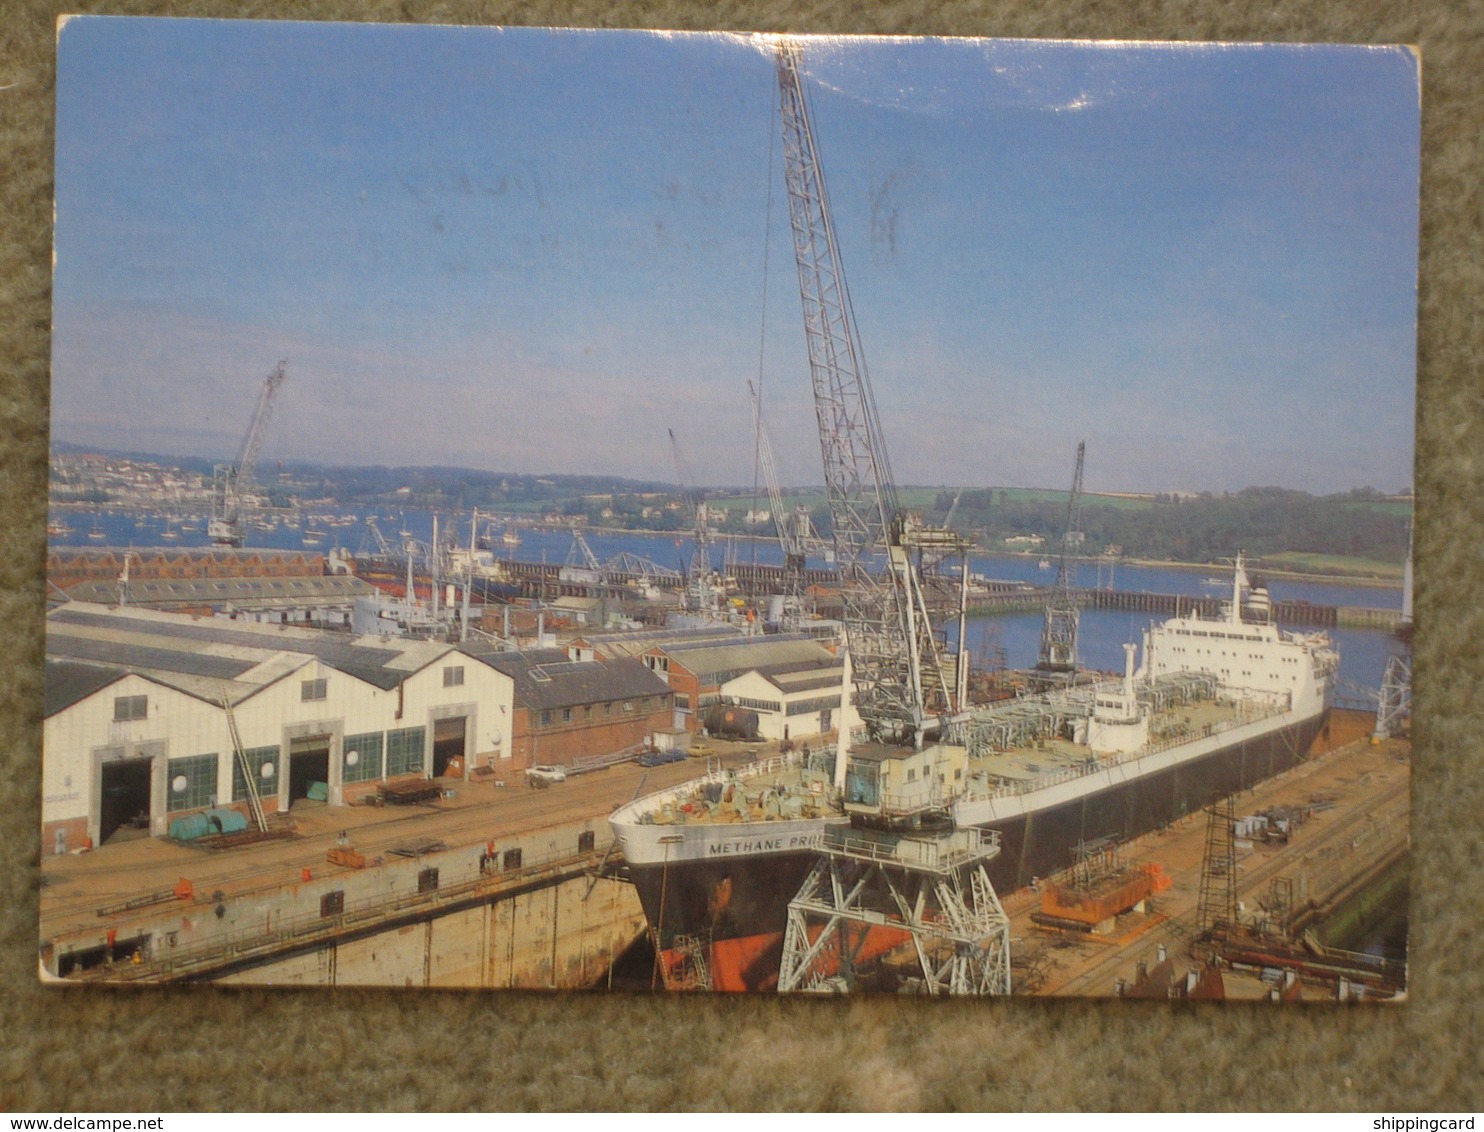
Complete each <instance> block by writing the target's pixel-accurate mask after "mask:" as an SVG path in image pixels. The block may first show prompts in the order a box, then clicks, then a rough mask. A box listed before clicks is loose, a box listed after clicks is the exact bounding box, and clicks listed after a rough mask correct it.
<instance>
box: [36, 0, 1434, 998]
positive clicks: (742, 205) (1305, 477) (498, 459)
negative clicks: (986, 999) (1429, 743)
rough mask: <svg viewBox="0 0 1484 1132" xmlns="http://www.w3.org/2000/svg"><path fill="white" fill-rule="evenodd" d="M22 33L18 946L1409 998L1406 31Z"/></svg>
mask: <svg viewBox="0 0 1484 1132" xmlns="http://www.w3.org/2000/svg"><path fill="white" fill-rule="evenodd" d="M57 44H58V79H57V144H56V232H55V241H56V242H55V287H54V294H55V299H54V303H55V306H54V332H53V357H52V361H53V384H52V401H51V403H52V413H53V416H52V424H51V475H50V498H49V527H48V535H49V547H48V563H47V573H48V587H47V593H48V612H47V636H46V665H47V671H46V693H45V699H46V702H45V711H44V715H45V722H44V752H43V801H42V813H41V815H40V819H41V826H42V854H43V859H42V878H43V887H42V891H41V924H40V968H41V977H42V978H43V979H44V980H46V981H48V982H52V983H57V984H70V983H106V984H114V983H125V982H127V983H171V982H180V981H193V982H216V983H252V984H263V985H278V986H302V985H379V986H397V987H484V988H500V989H560V990H571V989H591V990H594V991H602V992H607V991H634V990H642V991H653V992H656V993H673V992H677V991H694V992H705V991H712V992H729V991H737V992H753V993H764V994H779V993H782V994H840V995H850V994H863V993H884V992H891V993H917V994H923V995H928V996H938V995H948V996H954V995H974V996H1003V995H1089V996H1103V997H1110V998H1112V997H1125V998H1130V997H1132V998H1151V997H1152V998H1187V999H1222V998H1248V999H1264V1000H1272V1001H1275V1002H1276V1001H1309V1002H1314V1001H1335V1000H1337V999H1338V1000H1345V1001H1386V1000H1392V999H1396V998H1399V997H1403V996H1404V994H1405V987H1406V940H1407V892H1408V883H1409V874H1408V849H1407V846H1408V821H1409V796H1410V789H1409V786H1410V773H1409V767H1410V753H1411V747H1410V737H1409V736H1410V731H1409V726H1408V723H1409V717H1410V704H1411V671H1410V655H1411V653H1410V649H1411V596H1410V595H1411V565H1410V564H1411V551H1410V529H1411V516H1412V467H1413V432H1412V422H1413V404H1414V390H1415V376H1416V375H1415V341H1416V304H1417V289H1416V283H1417V239H1418V235H1417V227H1418V226H1417V214H1418V162H1419V91H1420V85H1419V84H1420V69H1419V68H1420V63H1419V60H1418V58H1417V56H1416V54H1415V52H1414V51H1412V50H1411V49H1409V48H1406V47H1359V46H1323V45H1261V44H1189V43H1183V44H1173V43H1136V42H1120V43H1098V42H1073V41H1068V42H1054V41H1020V40H978V39H929V38H864V37H808V36H801V37H794V36H780V35H772V34H761V33H759V34H731V33H728V34H719V33H718V34H693V33H659V32H649V31H628V32H624V31H591V30H579V29H536V28H495V27H435V26H396V25H358V24H333V23H315V24H310V23H293V22H276V21H229V20H186V19H148V18H117V17H94V16H86V17H72V18H66V19H64V20H62V21H61V23H60V25H59V29H58V36H57ZM868 359H869V363H868Z"/></svg>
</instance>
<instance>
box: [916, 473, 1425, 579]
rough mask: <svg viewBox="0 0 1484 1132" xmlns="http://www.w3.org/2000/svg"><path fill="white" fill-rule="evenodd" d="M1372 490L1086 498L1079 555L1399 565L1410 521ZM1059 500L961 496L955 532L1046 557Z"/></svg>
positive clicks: (947, 502) (1056, 529) (1062, 513)
mask: <svg viewBox="0 0 1484 1132" xmlns="http://www.w3.org/2000/svg"><path fill="white" fill-rule="evenodd" d="M1384 498H1385V497H1384V496H1381V495H1380V493H1379V492H1375V491H1373V490H1372V489H1370V488H1359V489H1356V490H1354V491H1350V492H1346V493H1344V494H1342V495H1331V496H1313V495H1310V494H1308V493H1307V492H1302V491H1293V490H1290V489H1287V488H1280V487H1249V488H1244V489H1243V490H1241V491H1237V492H1229V493H1223V494H1219V495H1217V494H1212V493H1210V492H1204V493H1202V494H1201V495H1199V496H1194V497H1191V496H1183V497H1182V496H1164V497H1160V499H1162V500H1163V501H1160V499H1157V500H1155V501H1153V502H1151V503H1150V504H1149V505H1148V506H1147V507H1142V508H1140V507H1118V506H1111V505H1108V504H1099V503H1097V502H1095V501H1094V502H1085V503H1084V505H1083V506H1082V507H1081V520H1080V529H1081V530H1082V532H1083V533H1084V535H1085V538H1084V541H1083V547H1082V553H1083V554H1085V555H1096V554H1100V553H1102V552H1103V550H1104V549H1105V548H1106V547H1108V546H1117V547H1121V548H1122V552H1123V554H1125V555H1127V556H1129V557H1133V558H1153V559H1173V560H1176V561H1181V562H1214V561H1217V560H1219V559H1223V558H1231V557H1233V556H1234V555H1236V553H1237V552H1238V551H1243V552H1244V553H1246V554H1248V555H1252V556H1262V555H1269V554H1280V553H1283V552H1293V551H1297V552H1302V553H1307V554H1335V555H1345V556H1350V557H1359V558H1373V559H1378V560H1381V561H1387V562H1401V561H1402V560H1403V559H1405V557H1406V554H1407V540H1408V526H1409V517H1408V516H1407V515H1405V514H1397V513H1395V509H1394V508H1387V507H1384V506H1378V505H1377V503H1378V502H1379V501H1380V500H1382V499H1384ZM952 503H953V493H952V492H946V491H945V492H941V493H940V494H939V495H938V498H937V502H936V506H935V507H934V509H933V515H930V516H929V518H930V519H931V518H933V517H937V518H939V519H941V518H942V516H943V515H945V514H946V513H947V511H948V508H949V507H950V506H951V505H952ZM1066 519H1067V503H1066V500H1065V499H1063V500H1060V501H1046V502H1028V501H1024V500H1016V499H1014V498H1012V497H1010V496H1009V495H1008V493H1006V492H996V491H993V490H985V491H965V492H964V493H963V496H962V498H960V500H959V504H958V509H957V510H956V511H955V512H954V521H953V525H954V527H955V528H956V529H958V530H960V531H964V532H965V533H968V534H971V535H973V536H974V537H975V538H977V539H978V540H979V541H980V543H981V544H982V545H986V546H993V545H995V544H997V543H999V542H1001V541H1002V540H1004V539H1007V538H1011V537H1014V536H1017V535H1020V536H1024V535H1039V536H1041V537H1042V538H1043V539H1045V540H1046V542H1045V545H1046V548H1047V550H1048V552H1049V551H1051V550H1053V549H1055V548H1057V547H1059V546H1060V542H1061V536H1062V531H1063V529H1064V527H1065V524H1066Z"/></svg>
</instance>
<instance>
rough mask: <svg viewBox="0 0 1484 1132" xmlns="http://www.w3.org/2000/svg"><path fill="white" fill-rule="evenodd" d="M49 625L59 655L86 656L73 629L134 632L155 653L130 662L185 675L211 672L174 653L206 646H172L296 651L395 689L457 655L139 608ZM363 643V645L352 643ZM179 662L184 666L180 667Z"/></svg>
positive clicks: (60, 618) (54, 616) (55, 617)
mask: <svg viewBox="0 0 1484 1132" xmlns="http://www.w3.org/2000/svg"><path fill="white" fill-rule="evenodd" d="M47 622H48V626H49V627H48V631H47V651H48V652H50V653H56V654H57V655H70V656H73V657H75V658H84V654H83V653H81V652H77V651H73V652H71V653H67V652H64V650H65V649H67V648H76V647H83V646H69V645H65V644H64V643H63V642H65V641H77V640H80V639H86V637H87V636H88V635H89V634H84V633H78V634H69V633H68V632H67V631H66V630H67V627H68V626H75V627H77V628H79V629H85V630H95V631H102V632H105V633H127V634H130V635H131V636H130V644H129V646H128V647H132V648H135V649H152V654H151V656H150V658H149V660H148V661H146V660H145V659H139V660H137V661H126V662H125V663H129V664H136V663H137V664H139V665H141V666H144V667H149V668H154V669H157V670H160V671H166V672H179V673H182V674H185V675H202V674H205V673H202V672H199V671H197V670H196V668H194V667H192V665H191V662H190V661H188V660H185V659H182V660H180V661H179V662H171V660H170V656H171V654H179V655H180V656H182V657H183V658H184V657H188V656H191V655H199V654H202V653H204V652H205V648H204V647H203V648H198V649H191V648H188V647H180V648H177V649H172V648H171V647H170V646H169V644H168V643H166V642H195V643H197V644H199V645H201V646H211V645H216V646H225V647H229V648H233V649H254V650H261V651H263V652H268V653H276V652H294V653H301V654H304V655H308V656H313V657H316V658H318V659H319V660H320V661H322V662H323V663H325V664H327V665H329V666H330V667H331V668H334V669H336V670H337V671H340V672H344V673H346V674H347V675H349V676H354V677H356V678H357V679H358V680H364V681H365V682H366V683H368V684H372V685H374V686H375V687H378V688H381V689H383V690H389V689H391V688H395V687H396V686H397V685H398V684H399V683H401V681H402V680H403V679H405V678H406V676H407V674H408V673H409V672H411V671H416V670H417V669H420V668H422V667H424V666H425V665H427V664H431V663H432V662H433V661H434V660H436V659H438V657H440V656H443V655H444V654H445V653H448V652H450V651H452V649H451V646H449V645H441V644H435V643H433V642H428V641H410V640H400V639H398V638H391V639H389V640H387V641H385V642H384V643H383V642H380V641H378V643H376V644H368V643H365V642H366V640H367V638H359V639H357V638H347V637H343V636H337V635H332V634H328V633H323V632H316V631H314V630H309V629H295V628H292V627H284V628H281V629H280V628H274V629H264V628H262V627H260V626H255V625H241V624H237V623H235V622H230V621H214V620H212V619H209V618H207V619H194V618H185V617H180V616H178V615H175V614H168V613H159V612H156V611H154V610H142V609H136V608H133V607H130V608H128V609H120V610H102V609H99V608H98V607H93V608H92V609H79V608H75V607H73V606H62V607H60V608H59V609H57V610H55V611H54V612H53V613H51V614H50V615H49V616H48V618H47ZM140 638H145V639H149V640H151V641H158V642H160V644H158V645H145V644H143V642H142V640H141V639H140ZM357 640H359V642H360V643H352V642H353V641H357ZM94 656H96V657H97V659H100V660H107V659H109V658H108V657H107V656H105V655H98V654H97V652H96V650H94V651H93V652H91V653H89V654H87V656H86V657H85V658H86V659H92V658H93V657H94ZM263 659H265V658H263V657H257V658H255V659H253V660H252V661H251V663H248V664H245V665H243V666H242V667H241V668H240V669H238V671H239V672H245V671H247V669H249V668H251V667H253V665H254V664H257V663H260V662H261V661H262V660H263ZM177 664H179V665H183V666H177ZM216 672H217V670H216V669H213V672H212V673H211V675H213V676H216ZM218 678H219V677H218Z"/></svg>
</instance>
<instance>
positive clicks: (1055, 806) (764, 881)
mask: <svg viewBox="0 0 1484 1132" xmlns="http://www.w3.org/2000/svg"><path fill="white" fill-rule="evenodd" d="M1327 719H1328V711H1327V710H1326V711H1324V712H1322V713H1320V714H1318V715H1315V716H1312V717H1310V718H1308V719H1301V720H1298V721H1295V722H1289V723H1286V724H1284V725H1282V726H1279V727H1276V728H1274V727H1268V728H1267V729H1266V730H1265V731H1259V732H1256V733H1251V732H1248V733H1245V734H1244V733H1243V732H1247V729H1245V728H1244V729H1241V730H1240V731H1239V732H1236V733H1234V734H1232V735H1231V736H1230V737H1223V738H1224V739H1227V740H1228V741H1225V742H1222V743H1220V745H1217V746H1213V749H1211V750H1210V751H1208V752H1204V753H1201V752H1196V753H1195V754H1194V755H1192V756H1190V757H1180V754H1179V753H1178V752H1172V754H1174V755H1175V758H1174V759H1173V760H1172V761H1171V762H1170V765H1166V766H1161V767H1157V768H1153V769H1150V770H1148V771H1146V772H1145V773H1142V774H1137V775H1130V776H1128V777H1126V778H1124V779H1123V780H1121V781H1117V782H1112V783H1109V784H1107V785H1105V786H1103V787H1102V788H1099V789H1095V790H1091V791H1086V792H1084V793H1081V794H1080V795H1078V796H1075V797H1071V798H1067V799H1066V800H1062V801H1055V800H1047V801H1045V802H1044V804H1039V805H1038V804H1036V801H1035V800H1034V799H1016V800H1014V803H1013V808H1014V809H1015V810H1016V811H1017V812H1014V813H1004V812H1000V813H996V812H994V809H995V807H994V806H993V805H992V804H989V805H986V806H981V807H979V810H980V813H982V814H986V815H987V816H986V817H985V820H974V808H973V807H965V808H964V810H963V811H962V812H961V813H960V815H959V822H960V824H972V825H975V826H977V827H979V828H981V829H986V830H995V831H997V832H998V833H999V835H1000V853H999V855H998V856H997V857H995V858H994V859H992V860H991V861H989V862H988V863H987V871H988V873H989V876H990V880H991V882H992V883H993V885H994V887H995V889H996V891H998V892H1001V893H1004V892H1009V891H1013V890H1014V889H1017V888H1022V887H1024V886H1026V885H1028V884H1030V883H1031V882H1032V881H1033V880H1034V879H1035V878H1038V877H1044V876H1048V875H1050V874H1052V873H1055V872H1058V871H1060V870H1062V869H1065V868H1067V867H1069V866H1070V865H1072V864H1073V863H1074V859H1075V856H1076V847H1077V844H1078V843H1079V842H1083V841H1093V840H1095V839H1097V838H1104V837H1106V838H1111V839H1113V840H1115V841H1127V840H1129V839H1130V838H1134V837H1138V836H1140V835H1141V834H1144V833H1148V832H1150V831H1151V830H1154V829H1158V828H1159V827H1161V826H1164V825H1167V824H1169V823H1170V822H1173V821H1178V820H1179V819H1181V818H1183V817H1185V816H1187V815H1189V814H1193V813H1197V812H1199V811H1200V810H1201V808H1202V807H1204V806H1207V805H1209V804H1210V803H1211V802H1213V801H1215V800H1216V799H1217V798H1220V797H1224V796H1225V795H1228V794H1232V793H1236V792H1239V791H1241V790H1245V789H1248V788H1250V787H1252V786H1254V785H1256V784H1257V783H1259V782H1262V781H1264V780H1266V779H1268V778H1272V777H1273V776H1275V775H1278V774H1281V773H1283V772H1284V771H1286V770H1288V769H1290V768H1292V767H1293V766H1296V765H1297V764H1298V763H1300V762H1302V761H1303V760H1304V759H1305V757H1306V756H1307V754H1308V751H1309V748H1310V746H1311V744H1312V743H1313V741H1314V739H1315V737H1316V736H1317V735H1319V733H1320V732H1321V731H1322V730H1323V728H1324V726H1325V724H1326V721H1327ZM1010 808H1012V806H1000V807H999V809H1000V810H1002V811H1003V810H1006V809H1010ZM819 825H820V829H821V830H822V829H823V826H824V823H822V822H821V823H819ZM693 828H694V827H693ZM815 859H816V854H815V853H814V852H813V851H812V850H811V849H809V848H801V849H799V850H792V849H790V850H786V851H777V852H763V853H757V854H751V855H749V854H726V855H711V856H706V855H702V854H701V853H686V854H684V855H682V856H680V857H679V859H674V860H670V861H665V862H660V863H650V864H643V863H635V862H634V861H633V859H632V858H631V859H630V864H629V871H630V876H631V877H632V879H633V881H634V883H635V886H636V887H637V889H638V894H639V898H640V900H641V902H642V903H643V905H644V912H645V916H646V918H647V920H648V922H649V925H650V928H651V933H652V936H653V937H654V944H655V948H656V952H657V953H658V956H659V964H660V968H661V970H662V971H664V972H666V973H670V972H674V971H678V970H680V969H681V968H682V967H683V966H684V963H685V958H684V957H685V953H686V950H687V947H688V946H690V945H689V944H688V942H687V937H688V938H689V940H693V941H695V944H698V945H700V946H701V947H702V948H703V949H705V951H706V955H707V956H708V963H709V970H708V972H707V978H706V984H705V985H707V986H708V987H709V988H710V989H714V990H767V989H769V988H771V987H773V986H775V985H776V982H777V973H778V962H779V957H780V956H781V953H782V945H783V932H784V928H785V926H786V921H787V914H788V904H789V901H790V900H792V899H793V898H794V896H795V895H796V894H797V893H798V891H799V888H800V887H801V886H802V884H803V882H804V879H805V877H806V876H807V875H808V872H809V869H810V868H811V866H812V865H813V864H814V861H815ZM692 950H693V947H692ZM668 981H669V980H668V979H667V982H668Z"/></svg>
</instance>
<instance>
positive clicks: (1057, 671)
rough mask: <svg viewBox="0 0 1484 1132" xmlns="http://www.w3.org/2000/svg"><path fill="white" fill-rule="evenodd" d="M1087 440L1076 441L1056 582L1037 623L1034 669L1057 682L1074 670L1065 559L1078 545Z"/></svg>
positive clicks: (1073, 616)
mask: <svg viewBox="0 0 1484 1132" xmlns="http://www.w3.org/2000/svg"><path fill="white" fill-rule="evenodd" d="M1086 455H1087V441H1085V440H1083V441H1080V442H1078V444H1077V467H1076V470H1075V471H1074V472H1073V473H1072V490H1071V492H1070V493H1069V494H1068V496H1067V518H1066V522H1065V523H1064V524H1063V525H1062V535H1061V554H1060V555H1059V557H1058V558H1057V563H1056V582H1055V584H1054V585H1053V586H1052V589H1051V597H1050V598H1049V599H1048V600H1047V602H1046V616H1045V620H1044V621H1043V622H1042V625H1041V647H1040V650H1039V652H1038V653H1037V657H1036V671H1037V672H1038V673H1040V674H1042V676H1043V677H1046V678H1047V679H1049V680H1054V681H1061V680H1063V679H1065V678H1067V677H1068V676H1070V675H1071V674H1072V673H1075V672H1076V671H1077V623H1078V618H1079V616H1080V614H1079V612H1078V609H1077V595H1076V593H1075V592H1073V591H1074V587H1073V585H1072V570H1073V566H1072V564H1071V563H1070V562H1069V561H1068V559H1069V558H1071V557H1072V556H1073V555H1075V553H1076V551H1077V548H1078V547H1080V546H1081V545H1082V537H1083V536H1082V463H1083V459H1084V458H1085V457H1086Z"/></svg>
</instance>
